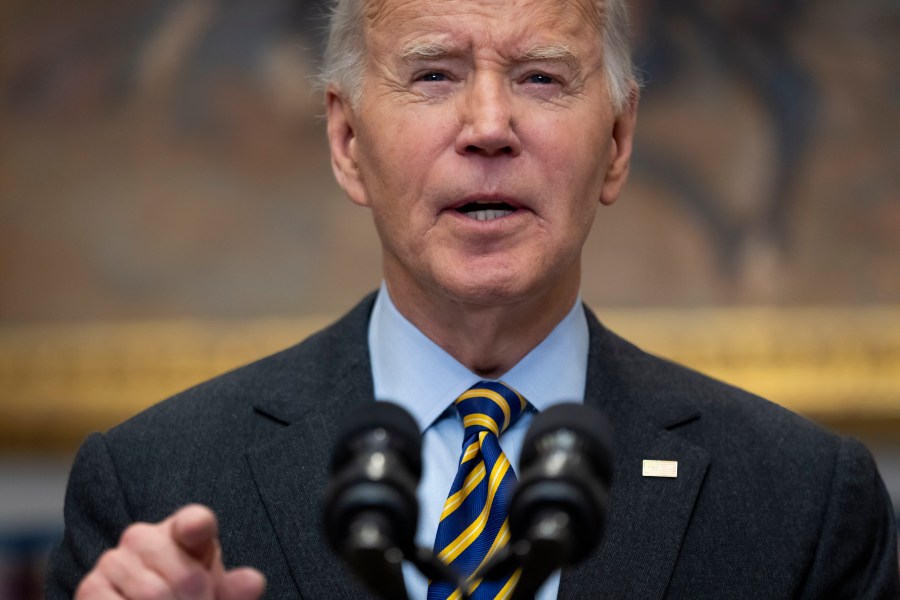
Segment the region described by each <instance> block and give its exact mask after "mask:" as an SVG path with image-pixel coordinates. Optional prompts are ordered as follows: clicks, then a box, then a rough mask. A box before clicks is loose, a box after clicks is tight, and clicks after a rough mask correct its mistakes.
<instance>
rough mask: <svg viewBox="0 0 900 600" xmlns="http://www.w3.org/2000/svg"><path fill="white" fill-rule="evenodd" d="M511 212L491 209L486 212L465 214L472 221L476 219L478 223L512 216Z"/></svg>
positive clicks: (475, 211)
mask: <svg viewBox="0 0 900 600" xmlns="http://www.w3.org/2000/svg"><path fill="white" fill-rule="evenodd" d="M511 212H512V211H511V210H502V209H496V208H489V209H485V210H473V211H471V212H467V213H465V214H466V216H467V217H469V218H470V219H476V220H478V221H490V220H492V219H497V218H500V217H503V216H506V215H508V214H510V213H511Z"/></svg>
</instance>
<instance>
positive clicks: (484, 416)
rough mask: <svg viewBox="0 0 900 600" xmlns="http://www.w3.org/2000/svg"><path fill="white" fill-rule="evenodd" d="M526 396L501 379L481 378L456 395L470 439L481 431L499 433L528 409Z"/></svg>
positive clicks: (457, 405) (467, 435)
mask: <svg viewBox="0 0 900 600" xmlns="http://www.w3.org/2000/svg"><path fill="white" fill-rule="evenodd" d="M525 404H526V402H525V398H523V397H522V396H521V395H519V393H518V392H517V391H515V390H514V389H512V388H511V387H509V386H508V385H506V384H505V383H501V382H499V381H479V382H478V383H476V384H475V385H473V386H472V387H470V388H469V389H468V390H466V392H465V393H463V395H461V396H460V397H459V398H457V399H456V410H458V411H459V415H460V416H461V417H462V420H463V426H464V427H465V428H466V431H465V438H466V439H469V438H470V437H472V436H473V435H477V434H478V433H480V432H482V431H490V432H492V433H493V434H494V435H496V436H497V437H500V434H502V433H503V432H504V431H506V430H507V429H509V427H510V426H511V425H512V424H513V423H515V422H516V420H517V419H518V418H519V415H521V414H522V411H524V410H525Z"/></svg>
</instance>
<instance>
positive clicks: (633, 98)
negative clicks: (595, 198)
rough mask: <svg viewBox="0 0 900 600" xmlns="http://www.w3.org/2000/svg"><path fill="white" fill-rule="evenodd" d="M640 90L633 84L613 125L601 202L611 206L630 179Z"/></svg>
mask: <svg viewBox="0 0 900 600" xmlns="http://www.w3.org/2000/svg"><path fill="white" fill-rule="evenodd" d="M639 97H640V90H639V89H638V86H637V84H636V83H634V82H632V83H631V86H630V93H629V94H628V102H627V104H626V105H625V107H624V108H623V109H622V111H621V112H620V113H619V115H618V116H617V117H616V121H615V123H613V130H612V151H611V156H610V162H609V165H608V167H607V169H606V180H605V181H604V183H603V190H602V191H601V192H600V202H602V203H603V204H605V205H607V206H609V205H610V204H613V203H614V202H615V201H616V200H617V199H618V198H619V193H620V192H621V191H622V186H624V185H625V181H626V180H627V179H628V170H629V168H630V166H631V149H632V146H633V144H634V130H635V127H636V125H637V109H638V99H639Z"/></svg>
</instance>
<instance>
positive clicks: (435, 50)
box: [400, 42, 459, 63]
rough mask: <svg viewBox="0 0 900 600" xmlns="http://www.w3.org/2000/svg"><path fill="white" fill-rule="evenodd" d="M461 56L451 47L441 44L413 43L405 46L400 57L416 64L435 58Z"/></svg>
mask: <svg viewBox="0 0 900 600" xmlns="http://www.w3.org/2000/svg"><path fill="white" fill-rule="evenodd" d="M457 54H459V52H458V51H456V50H454V49H453V48H452V47H451V46H448V45H447V44H444V43H441V42H413V43H410V44H407V45H406V46H404V48H403V51H402V52H401V53H400V56H401V57H402V58H403V61H404V62H407V63H409V62H415V61H417V60H427V59H435V58H444V57H446V56H453V55H457Z"/></svg>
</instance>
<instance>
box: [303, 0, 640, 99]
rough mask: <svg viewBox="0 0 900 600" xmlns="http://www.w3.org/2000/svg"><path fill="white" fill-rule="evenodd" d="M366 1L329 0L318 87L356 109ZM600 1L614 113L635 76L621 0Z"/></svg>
mask: <svg viewBox="0 0 900 600" xmlns="http://www.w3.org/2000/svg"><path fill="white" fill-rule="evenodd" d="M367 1H368V0H332V9H331V17H330V20H329V25H328V44H327V46H326V48H325V57H324V60H323V62H322V70H321V73H320V74H319V84H320V85H321V86H322V87H326V86H328V85H330V84H334V85H335V86H336V87H337V88H338V89H339V90H340V91H341V92H342V93H344V94H346V95H347V96H348V99H349V101H350V104H351V105H352V106H357V105H358V104H359V101H360V98H361V96H362V91H363V90H362V87H363V86H362V84H363V75H364V71H365V66H366V65H365V62H366V31H365V14H364V9H365V5H366V2H367ZM595 1H597V2H602V8H603V25H602V30H601V32H600V36H601V43H602V44H603V63H604V68H605V70H606V80H607V85H608V86H609V94H610V99H611V100H612V103H613V106H614V107H615V109H616V112H621V111H622V110H623V109H624V108H625V106H626V104H627V103H628V101H629V96H630V95H631V93H632V85H633V84H634V81H635V77H634V74H633V72H632V64H631V31H630V25H629V22H628V7H627V6H626V4H625V0H595Z"/></svg>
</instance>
